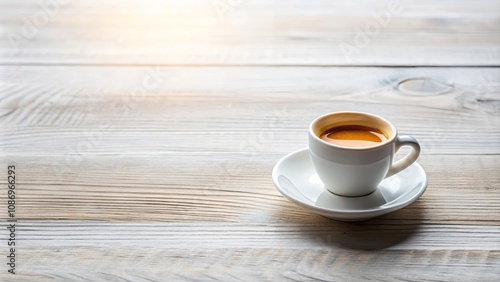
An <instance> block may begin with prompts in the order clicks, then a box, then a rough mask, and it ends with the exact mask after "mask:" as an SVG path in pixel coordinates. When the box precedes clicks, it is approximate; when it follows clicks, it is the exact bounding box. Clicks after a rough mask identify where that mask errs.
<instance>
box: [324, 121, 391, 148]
mask: <svg viewBox="0 0 500 282" xmlns="http://www.w3.org/2000/svg"><path fill="white" fill-rule="evenodd" d="M319 137H320V138H321V139H322V140H323V141H326V142H328V143H331V144H334V145H339V146H344V147H369V146H373V145H377V144H379V143H381V142H384V141H386V140H387V136H385V134H384V133H383V132H382V131H380V130H378V129H376V128H371V127H367V126H360V125H343V126H338V127H333V128H330V129H328V130H326V131H325V132H323V133H322V134H321V135H320V136H319Z"/></svg>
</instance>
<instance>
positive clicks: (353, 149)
mask: <svg viewBox="0 0 500 282" xmlns="http://www.w3.org/2000/svg"><path fill="white" fill-rule="evenodd" d="M338 114H357V115H364V116H369V117H371V118H375V119H379V120H381V121H383V122H384V123H386V124H388V125H389V127H390V128H391V130H392V132H393V133H394V134H392V135H391V136H390V138H388V139H387V140H385V141H384V142H380V144H377V145H372V146H367V147H348V146H340V145H335V144H332V143H328V142H326V141H324V140H322V139H321V138H319V137H318V136H317V135H316V134H315V133H314V130H313V126H314V125H315V124H316V123H317V122H318V121H319V120H321V119H323V118H326V117H329V116H332V115H338ZM309 135H311V136H313V138H314V140H316V141H317V142H320V143H322V144H325V145H327V146H330V147H333V148H338V149H343V150H352V151H368V150H373V149H377V148H381V147H384V146H386V145H387V144H390V143H392V142H393V141H394V140H395V139H396V137H397V136H398V130H397V128H396V127H395V126H394V124H392V122H390V121H389V120H387V119H385V118H383V117H381V116H378V115H375V114H370V113H365V112H357V111H341V112H331V113H328V114H324V115H321V116H319V117H317V118H315V119H314V120H313V121H312V122H311V124H310V125H309Z"/></svg>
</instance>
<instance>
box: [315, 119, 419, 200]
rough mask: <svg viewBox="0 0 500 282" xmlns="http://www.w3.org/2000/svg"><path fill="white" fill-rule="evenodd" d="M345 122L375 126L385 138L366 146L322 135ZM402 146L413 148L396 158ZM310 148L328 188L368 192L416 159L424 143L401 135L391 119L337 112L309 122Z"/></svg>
mask: <svg viewBox="0 0 500 282" xmlns="http://www.w3.org/2000/svg"><path fill="white" fill-rule="evenodd" d="M342 126H359V127H367V128H374V129H377V130H378V131H380V132H382V133H383V134H384V135H385V137H386V138H384V140H383V141H381V142H379V143H376V144H374V145H370V146H366V147H350V146H344V145H342V146H341V145H338V144H332V143H329V142H327V141H324V140H322V139H321V135H322V134H324V133H325V132H327V131H328V130H329V129H332V128H336V127H342ZM402 146H410V147H411V151H410V153H408V155H406V156H405V157H404V158H402V159H400V160H398V161H396V162H394V154H395V153H396V152H397V151H398V150H399V148H401V147H402ZM309 150H310V154H311V159H312V163H313V165H314V168H315V169H316V172H317V174H318V176H319V178H320V179H321V181H322V182H323V183H324V185H325V188H326V189H328V190H329V191H330V192H332V193H334V194H336V195H339V196H348V197H356V196H364V195H368V194H370V193H372V192H374V191H375V190H376V189H377V185H378V184H379V183H380V182H381V181H382V180H383V179H384V178H387V177H390V176H392V175H394V174H396V173H398V172H400V171H402V170H403V169H405V168H407V167H408V166H410V165H411V164H412V163H413V162H415V161H416V160H417V158H418V156H419V154H420V145H419V144H418V142H417V140H416V139H415V138H413V137H411V136H406V135H403V136H399V135H398V131H397V129H396V127H395V126H394V125H393V124H392V123H391V122H389V121H388V120H386V119H384V118H382V117H379V116H376V115H373V114H367V113H362V112H335V113H330V114H326V115H323V116H320V117H318V118H316V119H315V120H314V121H313V122H312V123H311V125H310V126H309Z"/></svg>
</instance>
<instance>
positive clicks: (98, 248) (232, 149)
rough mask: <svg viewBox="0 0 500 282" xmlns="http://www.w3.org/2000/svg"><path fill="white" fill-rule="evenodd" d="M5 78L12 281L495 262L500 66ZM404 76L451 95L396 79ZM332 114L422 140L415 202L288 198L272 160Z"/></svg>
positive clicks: (386, 270)
mask: <svg viewBox="0 0 500 282" xmlns="http://www.w3.org/2000/svg"><path fill="white" fill-rule="evenodd" d="M151 72H154V73H158V74H161V79H159V80H158V83H157V85H156V86H155V87H151V88H149V89H148V90H146V91H145V92H144V95H134V93H137V92H135V91H136V90H137V87H138V86H139V87H143V86H144V78H145V77H148V76H150V75H151ZM0 74H1V76H0V77H1V78H2V84H1V90H2V91H1V92H0V93H1V96H0V98H1V100H0V101H1V104H0V110H1V111H2V114H0V124H1V126H2V128H3V129H5V130H2V132H1V135H0V138H1V139H0V141H1V142H0V143H1V144H2V147H1V148H2V155H1V157H0V167H6V166H7V165H8V164H14V165H16V167H17V174H18V177H19V180H18V184H17V187H18V190H17V191H18V203H19V204H18V209H17V217H18V219H19V223H18V238H19V246H18V249H19V251H18V260H19V261H20V262H21V264H20V266H19V268H18V271H19V275H18V276H16V278H17V279H19V280H36V281H52V280H56V281H57V280H74V281H85V280H117V281H150V280H152V281H164V280H215V281H216V280H222V281H227V280H234V281H238V280H243V281H255V280H273V281H276V280H290V281H294V280H298V281H331V280H337V279H338V280H348V281H349V280H351V281H356V280H365V279H373V280H376V281H380V280H385V281H400V280H415V279H418V280H448V281H469V280H471V279H476V278H478V279H482V280H485V281H493V280H495V278H497V277H498V275H499V274H500V273H499V269H500V241H499V238H500V228H499V225H500V216H499V215H500V205H499V203H500V198H499V195H500V194H499V191H500V186H499V183H500V177H499V174H498V171H500V165H499V164H500V159H499V151H500V148H499V147H500V142H498V141H499V136H500V131H499V124H498V123H499V119H498V117H499V112H498V101H499V92H498V85H499V84H498V80H497V79H496V78H497V77H498V74H499V69H497V68H452V69H450V68H345V67H343V68H336V67H331V68H316V67H310V68H305V67H300V68H298V67H286V68H285V67H276V68H271V67H261V68H256V67H252V68H246V67H223V68H219V67H163V68H155V67H81V66H73V67H71V66H62V67H56V66H54V67H36V66H29V67H28V66H25V67H20V66H4V67H2V68H1V69H0ZM412 77H432V78H435V79H439V80H440V81H445V82H446V83H447V84H448V85H453V87H454V90H453V91H451V92H449V93H445V94H442V95H437V96H425V95H424V96H408V95H404V94H403V93H401V92H399V91H398V90H397V87H396V86H397V84H398V82H399V81H402V80H404V79H407V78H412ZM103 78H105V79H103ZM146 84H148V83H146ZM334 110H362V111H370V112H375V113H378V114H381V115H383V116H386V117H388V118H389V119H391V120H393V121H394V122H395V123H396V124H397V126H398V127H399V128H400V130H401V131H402V132H403V133H408V134H412V135H415V136H416V137H417V138H418V139H419V140H420V141H421V142H422V145H423V148H424V149H423V155H422V156H421V157H420V159H419V163H420V164H421V165H422V166H423V167H424V168H425V170H426V171H427V174H428V177H429V188H428V190H427V191H426V193H425V194H424V195H423V197H422V198H421V199H419V200H418V201H417V202H415V203H413V204H412V205H410V206H408V207H406V208H404V209H402V210H400V211H397V212H393V213H390V214H387V215H385V216H382V217H379V218H377V219H374V220H371V221H367V222H362V223H341V222H336V221H332V220H329V219H326V218H323V217H321V216H318V215H316V214H313V213H310V212H308V211H306V210H304V209H302V208H300V207H297V206H295V205H294V204H292V203H290V202H288V201H287V200H286V199H285V198H283V197H282V196H281V195H280V194H279V193H278V192H277V191H276V190H275V189H274V187H273V184H272V181H271V179H270V172H271V169H272V167H273V165H274V164H275V163H276V162H277V161H278V160H279V159H280V158H281V157H282V156H283V155H284V154H286V153H288V152H290V151H292V150H296V149H300V148H303V147H305V146H307V143H306V134H305V128H307V125H308V123H309V122H310V120H312V119H313V118H314V117H315V116H317V115H319V114H322V113H326V112H329V111H334ZM103 124H104V125H103ZM271 133H272V134H271ZM2 191H3V192H2ZM0 193H2V194H5V189H4V188H1V189H0ZM5 209H6V205H5V202H4V201H2V202H0V210H5ZM2 218H5V215H3V216H2ZM4 232H6V231H5V230H4ZM5 236H6V235H5ZM4 252H6V249H5V248H3V249H2V248H0V255H4ZM5 255H6V254H5ZM8 278H11V276H6V274H5V273H1V272H0V279H8Z"/></svg>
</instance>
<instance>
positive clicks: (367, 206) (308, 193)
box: [272, 148, 427, 221]
mask: <svg viewBox="0 0 500 282" xmlns="http://www.w3.org/2000/svg"><path fill="white" fill-rule="evenodd" d="M272 177H273V182H274V185H275V186H276V188H277V189H278V191H279V192H280V193H281V194H283V196H285V197H286V198H287V199H288V200H290V201H292V202H294V203H296V204H297V205H299V206H301V207H304V208H306V209H308V210H310V211H312V212H315V213H317V214H320V215H323V216H326V217H329V218H332V219H336V220H340V221H362V220H368V219H371V218H374V217H377V216H380V215H383V214H386V213H389V212H393V211H395V210H399V209H401V208H404V207H406V206H407V205H409V204H411V203H413V202H415V201H416V200H417V199H418V198H419V197H420V196H422V194H423V193H424V192H425V189H426V188H427V175H426V174H425V171H424V170H423V168H422V167H421V166H420V165H419V164H418V163H417V162H414V163H413V164H412V165H410V166H409V167H408V168H406V169H405V170H403V171H401V172H399V173H398V174H395V175H393V176H391V177H388V178H386V179H384V180H383V181H382V182H380V184H379V185H378V187H377V190H375V191H374V192H373V193H371V194H369V195H366V196H362V197H342V196H338V195H335V194H333V193H331V192H329V191H328V190H327V189H325V188H324V185H323V183H322V182H321V180H320V179H319V177H318V175H317V174H316V171H315V170H314V167H313V164H312V161H311V157H310V155H309V148H305V149H302V150H299V151H296V152H293V153H291V154H289V155H287V156H285V157H284V158H282V159H281V160H280V161H278V163H277V164H276V165H275V166H274V169H273V174H272Z"/></svg>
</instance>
